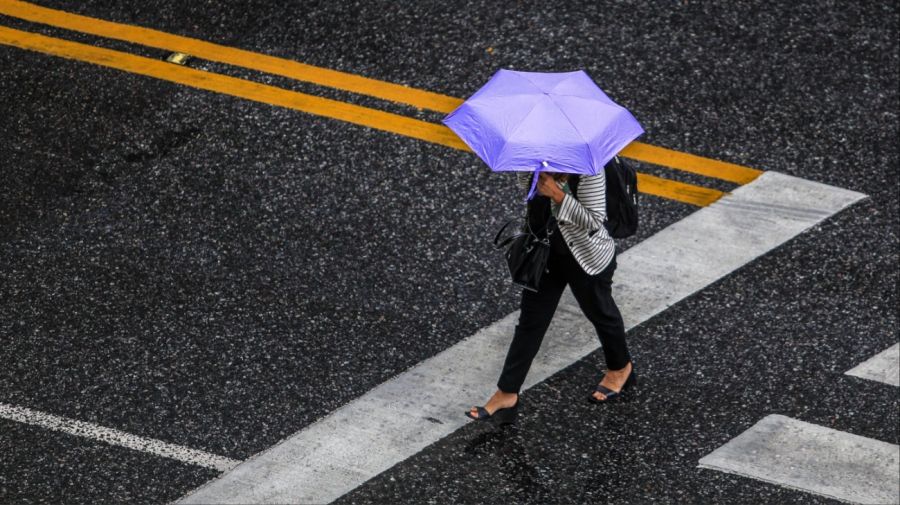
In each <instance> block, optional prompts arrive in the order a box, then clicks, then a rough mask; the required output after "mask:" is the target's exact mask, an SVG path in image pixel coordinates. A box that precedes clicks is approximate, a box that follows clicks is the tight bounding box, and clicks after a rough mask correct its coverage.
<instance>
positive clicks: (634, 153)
mask: <svg viewBox="0 0 900 505" xmlns="http://www.w3.org/2000/svg"><path fill="white" fill-rule="evenodd" d="M0 14H5V15H7V16H12V17H17V18H20V19H24V20H27V21H31V22H35V23H42V24H47V25H50V26H56V27H58V28H64V29H67V30H74V31H79V32H82V33H89V34H91V35H97V36H100V37H106V38H111V39H116V40H122V41H126V42H132V43H135V44H140V45H144V46H148V47H155V48H158V49H164V50H167V51H173V52H182V53H187V54H190V55H192V56H195V57H197V58H201V59H205V60H210V61H216V62H219V63H225V64H228V65H235V66H239V67H244V68H248V69H251V70H258V71H260V72H266V73H270V74H274V75H280V76H283V77H288V78H291V79H296V80H300V81H306V82H311V83H313V84H318V85H320V86H327V87H331V88H335V89H340V90H343V91H350V92H353V93H358V94H362V95H367V96H372V97H376V98H380V99H383V100H389V101H392V102H397V103H402V104H407V105H412V106H414V107H419V108H422V109H429V110H433V111H436V112H443V113H449V112H451V111H452V110H453V109H455V108H456V107H457V106H459V104H461V103H462V102H463V100H462V99H460V98H456V97H452V96H447V95H442V94H440V93H433V92H430V91H425V90H420V89H416V88H411V87H408V86H402V85H399V84H394V83H390V82H386V81H380V80H377V79H370V78H367V77H362V76H359V75H355V74H350V73H346V72H339V71H336V70H330V69H327V68H322V67H316V66H313V65H306V64H304V63H298V62H296V61H292V60H288V59H284V58H278V57H275V56H269V55H266V54H260V53H254V52H252V51H245V50H243V49H237V48H233V47H227V46H222V45H219V44H213V43H210V42H205V41H202V40H198V39H193V38H190V37H183V36H180V35H173V34H170V33H166V32H161V31H158V30H153V29H149V28H142V27H139V26H132V25H126V24H122V23H115V22H112V21H105V20H102V19H96V18H91V17H87V16H81V15H78V14H72V13H69V12H65V11H60V10H55V9H48V8H46V7H41V6H38V5H34V4H31V3H27V2H22V1H20V0H0ZM622 156H625V157H628V158H632V159H636V160H638V161H643V162H646V163H651V164H654V165H661V166H665V167H670V168H675V169H678V170H683V171H686V172H691V173H695V174H699V175H703V176H705V177H712V178H716V179H722V180H725V181H729V182H735V183H738V184H746V183H748V182H750V181H752V180H753V179H755V178H757V177H758V176H759V175H760V174H761V173H762V172H761V171H760V170H756V169H753V168H748V167H743V166H740V165H735V164H732V163H726V162H722V161H717V160H713V159H710V158H704V157H701V156H695V155H692V154H687V153H682V152H678V151H673V150H671V149H665V148H662V147H656V146H653V145H650V144H645V143H643V142H632V143H631V144H630V145H629V146H628V147H626V148H625V149H624V150H623V151H622Z"/></svg>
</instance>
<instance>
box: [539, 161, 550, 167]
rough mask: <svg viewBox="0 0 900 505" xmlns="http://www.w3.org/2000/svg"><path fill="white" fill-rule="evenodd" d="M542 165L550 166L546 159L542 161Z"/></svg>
mask: <svg viewBox="0 0 900 505" xmlns="http://www.w3.org/2000/svg"><path fill="white" fill-rule="evenodd" d="M541 165H542V166H545V167H547V166H550V165H548V164H547V162H546V161H542V162H541Z"/></svg>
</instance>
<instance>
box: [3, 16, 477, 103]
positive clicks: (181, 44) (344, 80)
mask: <svg viewBox="0 0 900 505" xmlns="http://www.w3.org/2000/svg"><path fill="white" fill-rule="evenodd" d="M0 14H5V15H7V16H12V17H16V18H19V19H24V20H26V21H31V22H34V23H42V24H46V25H50V26H55V27H58V28H64V29H66V30H73V31H78V32H82V33H89V34H91V35H97V36H100V37H106V38H110V39H116V40H122V41H125V42H133V43H135V44H140V45H143V46H147V47H155V48H157V49H164V50H167V51H172V52H180V53H187V54H190V55H191V56H195V57H197V58H201V59H204V60H209V61H216V62H219V63H225V64H228V65H235V66H238V67H244V68H248V69H251V70H258V71H260V72H266V73H269V74H274V75H280V76H283V77H289V78H291V79H297V80H300V81H306V82H311V83H313V84H318V85H320V86H328V87H330V88H335V89H340V90H344V91H350V92H353V93H359V94H362V95H368V96H374V97H376V98H381V99H384V100H390V101H393V102H398V103H404V104H407V105H412V106H413V107H419V108H422V109H430V110H435V111H438V112H449V111H451V110H453V109H455V108H456V107H457V106H458V105H459V104H460V103H461V100H459V99H458V98H453V97H450V96H446V95H441V94H439V93H432V92H430V91H424V90H421V89H416V88H411V87H409V86H402V85H400V84H394V83H390V82H385V81H380V80H377V79H369V78H367V77H362V76H359V75H355V74H349V73H346V72H339V71H336V70H330V69H327V68H322V67H316V66H313V65H306V64H304V63H298V62H296V61H292V60H288V59H284V58H278V57H275V56H269V55H266V54H260V53H254V52H252V51H245V50H243V49H237V48H234V47H228V46H222V45H219V44H213V43H211V42H205V41H202V40H198V39H193V38H190V37H182V36H180V35H173V34H171V33H166V32H161V31H158V30H153V29H150V28H142V27H139V26H133V25H126V24H122V23H115V22H112V21H105V20H102V19H96V18H91V17H87V16H81V15H79V14H72V13H70V12H65V11H60V10H56V9H48V8H46V7H41V6H39V5H34V4H31V3H27V2H22V1H19V0H0Z"/></svg>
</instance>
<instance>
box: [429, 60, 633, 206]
mask: <svg viewBox="0 0 900 505" xmlns="http://www.w3.org/2000/svg"><path fill="white" fill-rule="evenodd" d="M443 123H444V124H445V125H447V126H448V127H449V128H450V129H451V130H453V131H454V132H455V133H456V134H457V135H459V137H460V138H461V139H462V140H463V142H465V143H466V145H468V146H469V147H471V148H472V150H473V151H475V154H477V155H478V156H479V157H480V158H481V159H482V160H484V162H485V163H487V164H488V166H489V167H491V170H493V171H495V172H506V171H519V172H532V171H533V172H534V178H533V181H532V183H531V190H530V191H529V192H528V197H527V199H530V198H531V197H532V196H533V195H534V192H535V187H536V186H537V180H538V174H539V172H541V171H545V172H562V173H569V174H586V175H596V174H597V173H598V172H599V171H600V170H602V169H603V166H604V165H606V163H607V162H608V161H609V160H611V159H612V157H613V156H615V155H616V154H617V153H618V152H619V151H621V150H622V148H624V147H625V146H626V145H628V143H630V142H631V141H632V140H634V139H636V138H637V137H638V136H640V135H641V134H642V133H644V129H643V128H641V125H640V124H638V122H637V120H636V119H634V116H632V115H631V113H630V112H628V110H626V109H625V108H624V107H622V106H621V105H617V104H615V103H614V102H613V101H612V100H610V99H609V97H608V96H606V93H604V92H603V91H602V90H601V89H600V88H598V87H597V85H596V84H594V81H593V80H591V78H590V77H589V76H588V75H587V73H585V72H584V71H583V70H579V71H576V72H559V73H545V72H517V71H513V70H504V69H501V70H498V71H497V73H496V74H494V76H493V77H491V80H490V81H488V83H487V84H485V85H484V86H482V87H481V89H479V90H478V91H477V92H476V93H475V94H474V95H472V96H471V97H469V99H468V100H466V101H465V102H464V103H463V104H462V105H460V106H459V107H457V108H456V110H454V111H453V112H451V113H450V114H448V115H447V117H445V118H444V119H443Z"/></svg>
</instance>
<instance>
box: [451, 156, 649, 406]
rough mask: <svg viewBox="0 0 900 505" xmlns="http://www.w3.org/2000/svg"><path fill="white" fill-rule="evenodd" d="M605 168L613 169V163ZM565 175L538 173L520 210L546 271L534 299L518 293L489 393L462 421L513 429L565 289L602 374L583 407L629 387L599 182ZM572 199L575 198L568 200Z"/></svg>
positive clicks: (525, 183)
mask: <svg viewBox="0 0 900 505" xmlns="http://www.w3.org/2000/svg"><path fill="white" fill-rule="evenodd" d="M610 163H619V160H618V157H616V158H613V159H612V160H611V161H610ZM517 175H518V181H519V185H520V186H521V187H522V188H523V190H525V191H527V190H528V189H529V186H530V183H531V177H532V174H530V173H527V172H519V173H518V174H517ZM570 183H572V185H573V186H574V185H575V184H576V181H575V180H574V179H571V180H569V178H568V176H567V175H565V174H548V173H541V174H540V179H539V181H538V186H537V192H538V194H539V195H540V196H537V195H536V196H535V197H534V198H533V199H532V200H531V202H530V203H529V205H528V215H527V219H528V222H529V225H530V226H531V228H532V230H533V231H534V232H535V233H538V234H540V233H544V232H546V231H549V232H550V244H551V248H550V259H549V261H548V264H547V269H548V271H547V272H545V274H544V276H543V278H542V279H541V284H540V286H539V288H538V290H537V291H536V292H534V291H529V290H525V289H523V290H522V299H521V312H520V314H519V323H518V325H517V326H516V329H515V333H514V335H513V340H512V343H511V344H510V346H509V351H508V352H507V355H506V361H505V363H504V365H503V370H502V372H501V373H500V379H499V380H498V381H497V391H496V392H495V393H494V395H493V396H491V398H490V399H489V400H488V402H487V403H486V404H485V405H484V406H481V407H472V409H471V410H470V411H468V412H466V415H467V416H469V417H470V418H472V419H476V420H481V421H486V420H494V421H496V422H497V423H499V424H508V423H513V422H515V419H516V415H517V413H518V407H519V391H520V389H521V387H522V384H523V383H524V381H525V376H526V375H527V373H528V370H529V368H530V367H531V362H532V361H533V360H534V357H535V355H536V354H537V352H538V349H539V348H540V346H541V342H542V341H543V338H544V334H545V333H546V332H547V328H548V327H549V326H550V321H551V320H552V319H553V314H554V313H555V312H556V307H557V305H558V304H559V300H560V297H561V296H562V293H563V290H564V289H565V287H566V285H568V286H569V287H570V288H571V290H572V294H573V295H574V296H575V299H576V300H577V301H578V305H579V306H580V307H581V310H582V312H584V315H585V316H586V317H587V318H588V320H589V321H590V322H591V323H593V325H594V328H595V329H596V331H597V336H598V337H599V338H600V343H601V344H602V346H603V353H604V356H605V358H606V366H607V373H606V374H605V375H604V376H603V378H602V379H601V380H600V383H599V384H598V385H597V386H596V388H595V391H594V392H593V393H592V394H591V396H590V397H589V400H590V401H592V402H595V403H608V402H612V401H617V400H621V399H622V398H623V395H624V393H625V392H626V390H628V389H629V388H630V387H632V386H634V385H635V384H636V382H637V381H636V376H635V372H634V368H633V365H632V363H631V356H630V355H629V353H628V346H627V345H626V342H625V325H624V323H623V321H622V315H621V314H620V313H619V308H618V307H617V306H616V303H615V301H614V300H613V298H612V290H611V286H612V277H613V272H614V271H615V269H616V251H615V243H614V241H613V238H612V237H611V236H610V235H609V232H608V231H607V230H606V228H605V227H604V225H603V222H604V221H605V220H606V176H605V174H604V171H603V170H599V171H598V173H597V174H596V175H583V176H580V179H579V180H578V181H577V189H575V191H574V195H573V191H572V188H570ZM576 195H577V196H576Z"/></svg>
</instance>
